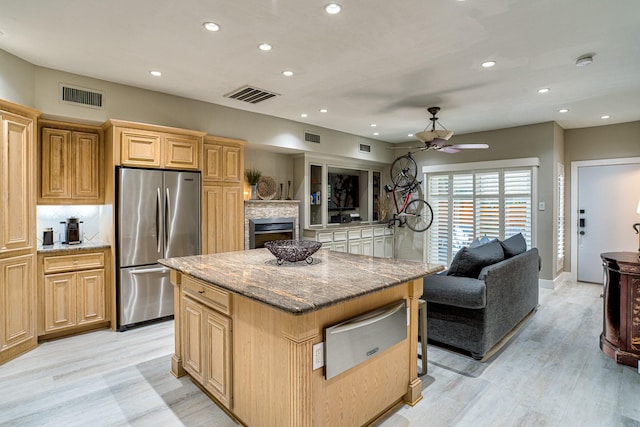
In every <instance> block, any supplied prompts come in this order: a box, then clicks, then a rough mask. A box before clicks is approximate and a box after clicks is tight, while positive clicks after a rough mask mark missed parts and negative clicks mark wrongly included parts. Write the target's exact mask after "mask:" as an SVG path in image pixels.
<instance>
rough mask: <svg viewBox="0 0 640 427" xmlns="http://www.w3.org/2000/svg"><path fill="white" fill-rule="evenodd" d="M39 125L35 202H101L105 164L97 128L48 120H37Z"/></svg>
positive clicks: (99, 133)
mask: <svg viewBox="0 0 640 427" xmlns="http://www.w3.org/2000/svg"><path fill="white" fill-rule="evenodd" d="M54 126H55V127H54ZM40 127H41V132H40V144H39V150H38V152H39V158H40V180H39V182H40V191H39V193H38V203H40V204H100V203H104V181H105V177H104V175H105V167H104V149H103V141H102V134H101V131H100V129H99V128H96V127H83V126H82V125H76V124H72V123H63V122H48V121H43V122H41V123H40Z"/></svg>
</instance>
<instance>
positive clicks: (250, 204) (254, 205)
mask: <svg viewBox="0 0 640 427" xmlns="http://www.w3.org/2000/svg"><path fill="white" fill-rule="evenodd" d="M299 211H300V200H245V201H244V249H245V250H247V249H249V247H250V243H249V220H250V219H263V218H295V223H294V224H293V238H294V239H296V240H297V239H299V238H300V212H299Z"/></svg>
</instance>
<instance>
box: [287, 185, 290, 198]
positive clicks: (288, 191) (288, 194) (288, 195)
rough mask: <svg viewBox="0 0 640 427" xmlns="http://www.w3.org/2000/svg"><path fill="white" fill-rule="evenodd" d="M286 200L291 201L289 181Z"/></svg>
mask: <svg viewBox="0 0 640 427" xmlns="http://www.w3.org/2000/svg"><path fill="white" fill-rule="evenodd" d="M287 200H291V181H287Z"/></svg>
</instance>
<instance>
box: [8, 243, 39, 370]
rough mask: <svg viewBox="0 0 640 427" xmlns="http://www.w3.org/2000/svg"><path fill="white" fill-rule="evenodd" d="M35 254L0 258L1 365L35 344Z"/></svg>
mask: <svg viewBox="0 0 640 427" xmlns="http://www.w3.org/2000/svg"><path fill="white" fill-rule="evenodd" d="M33 264H34V255H32V254H29V255H22V256H17V257H11V258H7V259H0V295H2V302H1V305H2V310H1V312H0V363H4V362H5V361H6V360H9V359H11V358H12V357H15V356H17V355H18V354H20V353H22V352H24V351H27V350H30V349H31V348H34V347H35V346H36V345H37V337H36V334H35V305H36V304H35V303H36V293H35V286H34V283H35V281H34V274H33V269H34V266H33Z"/></svg>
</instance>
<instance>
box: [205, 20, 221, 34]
mask: <svg viewBox="0 0 640 427" xmlns="http://www.w3.org/2000/svg"><path fill="white" fill-rule="evenodd" d="M202 26H203V27H204V29H205V30H207V31H212V32H213V31H218V30H219V29H220V25H218V24H216V23H215V22H205V23H204V24H202Z"/></svg>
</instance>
